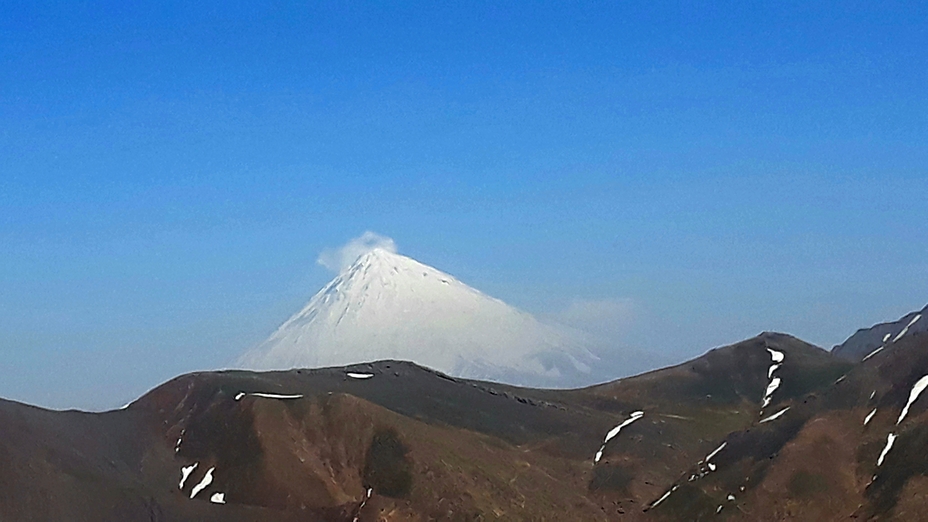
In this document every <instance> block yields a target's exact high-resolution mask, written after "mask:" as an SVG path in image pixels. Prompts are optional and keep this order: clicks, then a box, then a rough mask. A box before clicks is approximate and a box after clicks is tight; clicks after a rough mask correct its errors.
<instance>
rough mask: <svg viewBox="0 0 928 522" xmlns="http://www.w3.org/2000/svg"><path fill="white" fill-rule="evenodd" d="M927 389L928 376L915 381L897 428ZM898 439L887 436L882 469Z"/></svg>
mask: <svg viewBox="0 0 928 522" xmlns="http://www.w3.org/2000/svg"><path fill="white" fill-rule="evenodd" d="M920 317H921V315H917V316H915V319H912V321H911V322H910V323H909V326H911V325H912V324H914V323H915V321H917V320H918V319H919V318H920ZM906 328H908V327H906ZM904 332H905V330H903V333H904ZM901 336H902V335H901V334H900V335H898V336H896V337H897V338H898V337H901ZM925 388H928V375H925V376H923V377H922V378H921V379H919V380H917V381H915V384H913V385H912V389H911V390H910V391H909V400H908V401H906V403H905V406H904V407H903V408H902V412H900V413H899V418H898V419H896V426H898V425H900V424H901V423H902V421H903V420H905V418H906V416H907V415H908V414H909V408H911V407H912V404H913V403H914V402H915V401H916V400H917V399H918V397H919V395H921V394H922V392H923V391H925ZM875 413H876V409H874V410H873V411H871V412H870V414H869V415H867V418H866V419H864V425H866V424H867V423H868V422H870V419H871V418H873V415H874V414H875ZM897 437H898V435H896V434H895V433H892V432H890V433H889V435H887V436H886V444H885V445H884V446H883V451H881V452H880V456H879V458H877V459H876V466H877V467H880V466H882V465H883V460H884V459H885V458H886V455H888V454H889V450H891V449H892V448H893V443H895V442H896V438H897Z"/></svg>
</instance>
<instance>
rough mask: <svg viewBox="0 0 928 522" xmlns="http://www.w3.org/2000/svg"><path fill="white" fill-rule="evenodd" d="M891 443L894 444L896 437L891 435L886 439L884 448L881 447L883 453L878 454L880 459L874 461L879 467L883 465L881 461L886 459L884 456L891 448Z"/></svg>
mask: <svg viewBox="0 0 928 522" xmlns="http://www.w3.org/2000/svg"><path fill="white" fill-rule="evenodd" d="M893 442H896V436H895V435H894V434H892V433H890V434H889V436H888V437H886V446H883V451H882V452H881V453H880V458H878V459H876V465H877V466H880V465H881V464H883V459H885V458H886V454H887V453H889V450H890V448H892V447H893Z"/></svg>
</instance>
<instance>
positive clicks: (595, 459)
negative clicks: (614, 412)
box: [593, 411, 644, 464]
mask: <svg viewBox="0 0 928 522" xmlns="http://www.w3.org/2000/svg"><path fill="white" fill-rule="evenodd" d="M642 417H644V412H643V411H633V412H632V414H631V416H629V417H628V418H627V419H625V420H624V421H623V422H622V423H621V424H619V425H618V426H616V427H615V428H612V429H611V430H609V433H607V434H606V437H605V438H604V439H603V445H602V446H600V448H599V451H597V452H596V455H595V456H594V457H593V464H596V463H598V462H599V460H600V459H601V458H603V451H605V449H606V444H608V443H609V441H610V440H612V439H613V438H614V437H615V436H616V435H618V434H619V432H620V431H622V428H624V427H626V426H628V425H629V424H631V423H633V422H635V421H636V420H638V419H640V418H642Z"/></svg>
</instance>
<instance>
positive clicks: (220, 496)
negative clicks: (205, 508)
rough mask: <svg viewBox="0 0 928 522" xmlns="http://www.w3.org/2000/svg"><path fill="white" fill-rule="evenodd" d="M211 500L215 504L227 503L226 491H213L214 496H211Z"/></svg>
mask: <svg viewBox="0 0 928 522" xmlns="http://www.w3.org/2000/svg"><path fill="white" fill-rule="evenodd" d="M209 501H210V502H212V503H213V504H225V503H226V494H225V493H213V496H211V497H209Z"/></svg>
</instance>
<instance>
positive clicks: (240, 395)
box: [235, 392, 303, 401]
mask: <svg viewBox="0 0 928 522" xmlns="http://www.w3.org/2000/svg"><path fill="white" fill-rule="evenodd" d="M248 395H251V396H252V397H262V398H265V399H280V400H293V399H302V398H303V396H302V395H282V394H279V393H263V392H252V393H245V392H238V393H237V394H236V395H235V400H236V401H240V400H242V399H243V398H244V397H246V396H248Z"/></svg>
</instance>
